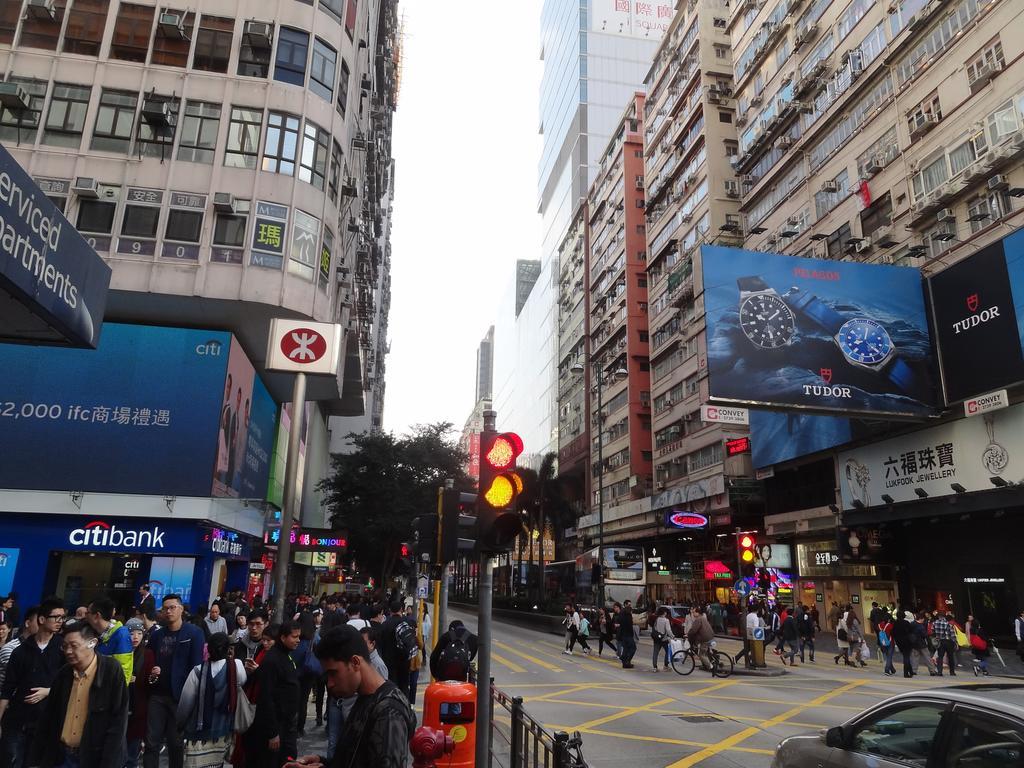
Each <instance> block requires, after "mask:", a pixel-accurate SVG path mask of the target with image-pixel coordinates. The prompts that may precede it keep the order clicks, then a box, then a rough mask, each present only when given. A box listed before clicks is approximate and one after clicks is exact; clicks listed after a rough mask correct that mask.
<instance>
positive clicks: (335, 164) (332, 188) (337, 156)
mask: <svg viewBox="0 0 1024 768" xmlns="http://www.w3.org/2000/svg"><path fill="white" fill-rule="evenodd" d="M341 163H342V153H341V146H340V145H339V144H338V142H336V141H333V142H331V172H330V174H329V175H328V177H327V196H328V197H329V198H331V202H332V203H336V202H338V187H339V185H340V184H341Z"/></svg>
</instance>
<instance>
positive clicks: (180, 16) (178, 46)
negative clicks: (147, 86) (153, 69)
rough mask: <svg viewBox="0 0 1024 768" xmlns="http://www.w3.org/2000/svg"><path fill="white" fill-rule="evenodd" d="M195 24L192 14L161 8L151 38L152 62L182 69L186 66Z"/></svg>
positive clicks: (194, 17)
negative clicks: (176, 22) (154, 31)
mask: <svg viewBox="0 0 1024 768" xmlns="http://www.w3.org/2000/svg"><path fill="white" fill-rule="evenodd" d="M175 19H177V20H178V24H177V25H175V24H174V23H172V22H173V21H174V20H175ZM195 23H196V15H195V14H194V13H185V11H179V10H178V9H177V8H162V9H161V10H160V19H159V21H158V23H157V26H156V34H155V35H154V36H153V59H152V62H153V63H154V64H160V65H162V66H165V67H179V68H182V69H184V68H185V67H186V66H187V65H188V51H189V48H190V47H191V46H192V28H193V27H194V26H195Z"/></svg>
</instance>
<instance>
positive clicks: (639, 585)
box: [576, 545, 647, 613]
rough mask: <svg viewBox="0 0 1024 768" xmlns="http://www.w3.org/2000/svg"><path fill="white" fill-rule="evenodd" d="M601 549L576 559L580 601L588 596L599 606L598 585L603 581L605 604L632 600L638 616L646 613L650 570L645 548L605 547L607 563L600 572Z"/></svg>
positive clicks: (577, 587)
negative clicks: (645, 556) (648, 572)
mask: <svg viewBox="0 0 1024 768" xmlns="http://www.w3.org/2000/svg"><path fill="white" fill-rule="evenodd" d="M599 562H600V558H599V556H598V548H597V547H595V548H594V549H591V550H589V551H587V552H584V553H583V554H582V555H579V556H578V557H577V558H576V594H577V599H579V600H580V601H581V602H582V601H583V599H584V596H585V595H590V596H591V603H592V604H594V605H596V604H597V599H598V598H597V595H598V585H599V583H600V579H601V578H602V576H603V578H604V600H605V604H611V603H615V602H618V603H621V602H624V601H625V600H632V601H633V610H634V611H635V612H637V613H639V612H646V610H647V568H646V567H645V563H646V561H645V560H644V548H643V547H637V546H632V545H629V546H606V547H605V548H604V562H603V563H602V564H601V567H600V569H599V566H598V563H599Z"/></svg>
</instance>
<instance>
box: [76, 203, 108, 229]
mask: <svg viewBox="0 0 1024 768" xmlns="http://www.w3.org/2000/svg"><path fill="white" fill-rule="evenodd" d="M116 212H117V203H111V202H107V201H105V200H86V199H83V198H79V200H78V224H77V225H76V229H78V231H79V232H89V233H91V234H97V235H109V234H110V233H111V232H112V231H113V230H114V214H115V213H116Z"/></svg>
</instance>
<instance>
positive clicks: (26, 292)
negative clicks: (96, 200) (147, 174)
mask: <svg viewBox="0 0 1024 768" xmlns="http://www.w3.org/2000/svg"><path fill="white" fill-rule="evenodd" d="M109 287H110V267H109V266H107V264H106V262H104V261H103V259H101V258H100V257H99V256H97V255H96V252H95V251H94V250H93V249H92V248H90V247H89V244H88V243H87V242H86V241H85V238H83V237H82V236H81V235H80V234H79V233H78V230H76V229H75V228H74V227H73V226H72V225H71V223H70V222H69V221H68V220H67V219H65V218H64V214H62V213H61V212H60V211H59V210H57V206H55V205H54V204H53V203H51V202H50V201H49V200H48V199H47V198H46V195H44V194H43V192H42V191H41V190H40V189H39V187H38V185H37V184H36V183H35V182H34V181H33V180H32V179H31V177H30V176H29V175H28V174H27V173H25V171H24V170H23V169H22V168H21V166H20V165H18V163H17V161H16V160H15V159H14V158H13V157H11V154H10V153H9V152H8V151H7V150H6V149H5V148H4V147H3V146H2V145H0V293H7V294H9V295H11V296H13V297H14V299H15V301H13V302H6V301H0V338H6V339H20V340H23V341H33V342H36V343H62V344H68V345H71V346H80V347H95V346H96V345H97V343H98V342H99V337H100V327H101V326H102V323H103V312H104V310H105V308H106V304H107V289H108V288H109ZM31 318H38V320H39V322H38V323H36V322H31V321H30V319H31ZM20 328H25V329H28V330H27V331H26V332H19V331H18V329H20Z"/></svg>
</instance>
